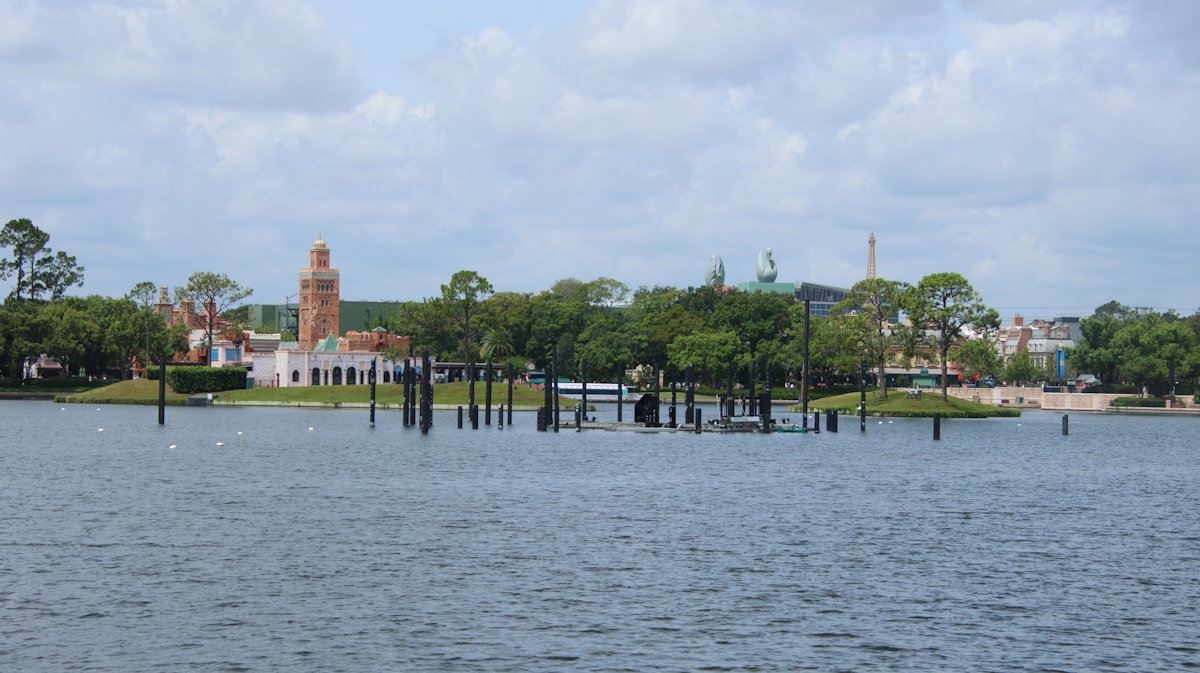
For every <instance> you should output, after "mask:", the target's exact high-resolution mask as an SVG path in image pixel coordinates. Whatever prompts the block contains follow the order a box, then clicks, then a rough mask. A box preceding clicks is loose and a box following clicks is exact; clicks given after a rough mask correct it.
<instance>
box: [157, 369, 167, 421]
mask: <svg viewBox="0 0 1200 673" xmlns="http://www.w3.org/2000/svg"><path fill="white" fill-rule="evenodd" d="M158 424H159V425H166V424H167V359H166V358H162V359H161V360H159V361H158Z"/></svg>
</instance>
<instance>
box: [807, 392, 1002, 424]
mask: <svg viewBox="0 0 1200 673" xmlns="http://www.w3.org/2000/svg"><path fill="white" fill-rule="evenodd" d="M860 399H861V398H860V395H859V393H846V394H844V395H837V396H836V397H827V398H825V399H823V400H819V401H816V402H810V403H809V406H810V407H815V408H817V409H821V410H822V411H824V410H825V409H837V410H838V411H839V412H847V413H858V405H859V400H860ZM797 409H798V408H797V407H791V408H790V410H791V411H796V410H797ZM867 414H869V415H871V416H907V417H913V418H929V417H932V416H933V415H934V414H941V415H942V417H943V418H992V417H997V416H1020V415H1021V410H1020V409H1004V408H1001V407H994V406H991V405H989V404H976V403H975V402H968V401H966V400H958V399H955V398H953V397H951V398H950V399H948V400H946V401H945V402H943V401H942V396H941V393H940V392H938V391H932V392H926V393H924V394H922V395H921V398H920V399H909V398H906V397H905V396H904V391H903V390H899V391H896V390H892V391H889V392H888V397H887V399H886V400H879V401H872V398H871V394H870V393H867Z"/></svg>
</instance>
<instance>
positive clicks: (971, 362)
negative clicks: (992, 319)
mask: <svg viewBox="0 0 1200 673" xmlns="http://www.w3.org/2000/svg"><path fill="white" fill-rule="evenodd" d="M957 359H958V364H959V367H960V368H961V369H962V373H963V375H964V376H966V377H967V378H968V379H973V378H974V377H976V376H978V377H980V378H982V377H987V376H990V377H992V378H998V377H999V376H1000V374H1001V373H1002V372H1003V371H1004V360H1003V359H1002V358H1001V357H1000V354H999V353H997V352H996V347H995V346H994V345H992V341H991V340H990V339H970V340H968V341H967V342H966V343H964V344H963V345H962V346H961V347H960V348H959V349H958V356H957Z"/></svg>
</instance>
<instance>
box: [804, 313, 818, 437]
mask: <svg viewBox="0 0 1200 673" xmlns="http://www.w3.org/2000/svg"><path fill="white" fill-rule="evenodd" d="M808 302H809V300H808V299H805V300H804V354H803V363H802V365H801V367H800V418H801V419H802V420H801V422H802V423H803V424H804V427H805V428H806V429H807V428H808V312H809V311H808V309H809V304H808ZM813 425H816V421H815V420H814V421H813ZM816 431H817V432H820V431H821V429H820V428H816Z"/></svg>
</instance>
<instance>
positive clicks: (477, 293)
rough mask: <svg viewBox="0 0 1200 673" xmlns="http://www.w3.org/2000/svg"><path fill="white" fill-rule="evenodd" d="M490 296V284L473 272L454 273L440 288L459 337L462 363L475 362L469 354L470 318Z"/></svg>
mask: <svg viewBox="0 0 1200 673" xmlns="http://www.w3.org/2000/svg"><path fill="white" fill-rule="evenodd" d="M491 294H492V284H491V283H489V282H488V281H487V279H486V278H484V277H483V276H481V275H479V274H478V273H476V272H474V271H467V270H463V271H456V272H455V273H454V275H453V276H451V277H450V282H449V283H447V284H446V285H443V286H442V301H443V302H444V303H445V306H446V309H447V312H448V314H449V316H450V320H451V321H452V322H453V324H454V327H455V331H457V332H458V334H460V335H461V339H462V351H463V361H464V362H466V363H467V364H471V363H474V362H475V359H474V356H473V353H472V352H471V344H472V334H471V318H472V317H474V316H475V314H476V312H477V311H478V310H479V305H480V304H481V303H482V302H484V301H486V300H487V298H488V297H489V296H490V295H491Z"/></svg>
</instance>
